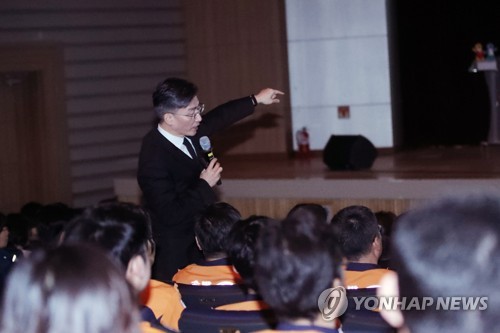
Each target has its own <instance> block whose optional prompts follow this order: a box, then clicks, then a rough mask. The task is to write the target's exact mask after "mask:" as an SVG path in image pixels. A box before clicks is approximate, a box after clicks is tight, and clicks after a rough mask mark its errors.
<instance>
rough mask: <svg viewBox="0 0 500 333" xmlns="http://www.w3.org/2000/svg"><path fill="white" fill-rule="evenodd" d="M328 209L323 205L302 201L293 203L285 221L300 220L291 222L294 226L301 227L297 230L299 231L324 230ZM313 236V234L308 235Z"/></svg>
mask: <svg viewBox="0 0 500 333" xmlns="http://www.w3.org/2000/svg"><path fill="white" fill-rule="evenodd" d="M327 217H328V211H327V210H326V209H325V207H323V206H321V205H318V204H314V203H302V204H297V205H295V206H294V207H293V208H292V209H291V210H290V211H289V212H288V214H287V217H286V219H285V221H288V222H287V223H289V222H291V221H300V223H292V224H293V227H294V228H301V229H302V230H297V232H300V233H306V232H308V231H313V230H314V231H315V232H316V231H318V228H319V229H320V230H319V232H325V230H326V226H327V225H328V222H329V221H328V220H327ZM291 227H292V226H291ZM310 236H312V237H315V236H313V235H310Z"/></svg>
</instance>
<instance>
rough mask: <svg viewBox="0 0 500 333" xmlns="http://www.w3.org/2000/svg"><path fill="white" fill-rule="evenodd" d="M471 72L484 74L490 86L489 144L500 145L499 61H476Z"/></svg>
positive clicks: (494, 59) (470, 69)
mask: <svg viewBox="0 0 500 333" xmlns="http://www.w3.org/2000/svg"><path fill="white" fill-rule="evenodd" d="M469 71H470V72H473V73H477V72H483V73H484V77H485V79H486V85H487V86H488V96H489V98H490V129H489V132H488V144H495V145H498V144H500V116H499V114H498V113H499V108H498V100H497V80H498V71H497V59H496V58H493V59H484V60H480V61H479V60H474V62H473V63H472V65H471V67H470V68H469Z"/></svg>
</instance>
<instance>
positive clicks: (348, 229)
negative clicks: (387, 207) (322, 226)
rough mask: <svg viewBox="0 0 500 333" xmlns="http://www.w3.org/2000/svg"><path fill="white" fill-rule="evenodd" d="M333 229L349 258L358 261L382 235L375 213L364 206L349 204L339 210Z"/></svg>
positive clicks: (333, 219)
mask: <svg viewBox="0 0 500 333" xmlns="http://www.w3.org/2000/svg"><path fill="white" fill-rule="evenodd" d="M331 230H332V232H333V235H334V237H335V239H336V240H337V242H338V243H339V244H340V247H341V249H342V252H343V254H344V256H345V257H346V258H347V260H350V261H356V260H359V258H360V257H361V256H363V255H365V254H367V253H369V251H370V249H371V245H372V243H373V240H374V239H375V237H377V236H379V235H380V230H379V227H378V222H377V219H376V217H375V214H374V213H373V212H372V211H371V210H370V209H369V208H367V207H364V206H348V207H346V208H343V209H341V210H340V211H338V212H337V214H335V215H334V216H333V218H332V221H331Z"/></svg>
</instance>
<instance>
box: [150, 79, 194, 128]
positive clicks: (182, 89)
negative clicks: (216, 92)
mask: <svg viewBox="0 0 500 333" xmlns="http://www.w3.org/2000/svg"><path fill="white" fill-rule="evenodd" d="M197 92H198V87H196V85H195V84H194V83H192V82H189V81H186V80H184V79H179V78H175V77H172V78H168V79H166V80H165V81H163V82H161V83H160V84H158V86H157V87H156V89H155V91H154V92H153V106H154V110H155V114H156V117H157V118H158V119H159V120H160V121H161V120H162V119H163V116H164V115H165V113H167V112H173V111H175V110H177V109H181V108H185V107H186V106H188V105H189V103H190V102H191V100H192V99H193V98H194V97H195V96H196V94H197Z"/></svg>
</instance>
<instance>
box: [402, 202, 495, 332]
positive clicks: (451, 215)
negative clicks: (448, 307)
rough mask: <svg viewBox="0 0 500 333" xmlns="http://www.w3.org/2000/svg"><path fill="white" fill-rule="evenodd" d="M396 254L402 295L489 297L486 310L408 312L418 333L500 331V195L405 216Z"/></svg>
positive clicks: (434, 206) (441, 204) (405, 313)
mask: <svg viewBox="0 0 500 333" xmlns="http://www.w3.org/2000/svg"><path fill="white" fill-rule="evenodd" d="M392 251H393V252H392V254H393V263H394V264H393V267H394V269H395V270H396V271H397V278H398V279H399V293H400V296H401V297H408V296H416V297H420V298H422V297H436V296H443V297H456V296H460V299H462V300H463V299H464V298H465V297H471V300H474V299H476V300H478V299H479V297H484V296H487V309H483V310H478V309H477V308H476V309H475V310H473V309H469V310H467V309H464V308H461V309H456V310H455V311H445V310H443V311H415V310H413V311H411V310H406V311H403V312H402V314H403V317H404V321H405V323H406V324H407V326H408V327H409V328H410V331H411V332H412V333H419V332H430V331H439V332H444V333H447V332H458V331H463V332H467V331H469V332H497V331H500V322H499V321H498V313H499V312H500V196H497V195H490V194H488V195H469V196H463V197H447V198H443V199H439V200H437V201H435V202H432V203H430V204H428V205H426V206H423V207H421V208H419V209H416V210H413V211H409V212H407V213H405V214H403V215H401V216H400V217H399V218H398V221H397V223H396V224H395V229H394V233H393V235H392ZM461 304H462V303H461Z"/></svg>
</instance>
